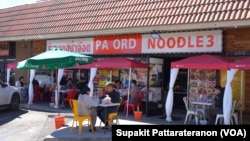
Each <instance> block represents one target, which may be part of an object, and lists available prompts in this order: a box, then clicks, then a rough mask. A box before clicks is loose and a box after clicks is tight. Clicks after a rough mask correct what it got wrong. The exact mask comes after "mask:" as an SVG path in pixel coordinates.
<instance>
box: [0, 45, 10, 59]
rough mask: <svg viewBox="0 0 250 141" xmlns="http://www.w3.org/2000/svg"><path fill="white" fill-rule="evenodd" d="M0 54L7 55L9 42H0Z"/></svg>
mask: <svg viewBox="0 0 250 141" xmlns="http://www.w3.org/2000/svg"><path fill="white" fill-rule="evenodd" d="M0 56H9V42H0Z"/></svg>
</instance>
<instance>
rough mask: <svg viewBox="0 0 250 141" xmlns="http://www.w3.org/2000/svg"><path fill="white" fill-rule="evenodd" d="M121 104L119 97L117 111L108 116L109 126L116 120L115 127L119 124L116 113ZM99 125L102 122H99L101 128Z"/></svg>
mask: <svg viewBox="0 0 250 141" xmlns="http://www.w3.org/2000/svg"><path fill="white" fill-rule="evenodd" d="M121 103H122V97H120V105H119V106H117V111H116V112H113V113H109V114H108V123H109V125H111V123H113V121H114V120H116V125H119V124H120V122H119V117H118V111H119V108H120V106H121ZM101 125H102V121H100V127H101Z"/></svg>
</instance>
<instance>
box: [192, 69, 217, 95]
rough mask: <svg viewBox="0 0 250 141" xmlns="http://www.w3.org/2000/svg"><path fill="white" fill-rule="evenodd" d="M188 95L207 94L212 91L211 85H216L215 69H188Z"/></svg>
mask: <svg viewBox="0 0 250 141" xmlns="http://www.w3.org/2000/svg"><path fill="white" fill-rule="evenodd" d="M189 80H190V83H189V84H190V88H189V94H190V95H196V96H197V95H200V94H201V95H203V96H204V97H207V96H209V95H210V94H212V92H213V87H215V85H216V70H204V69H190V70H189Z"/></svg>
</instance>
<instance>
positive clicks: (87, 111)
mask: <svg viewBox="0 0 250 141" xmlns="http://www.w3.org/2000/svg"><path fill="white" fill-rule="evenodd" d="M89 94H90V88H89V87H88V86H85V87H83V88H81V90H80V94H79V96H78V109H79V115H82V116H85V115H90V116H91V118H92V126H93V129H94V131H96V128H95V124H96V117H97V112H96V107H97V106H98V103H97V102H96V101H94V100H93V98H92V97H90V96H89ZM89 131H90V132H91V131H92V130H91V129H89Z"/></svg>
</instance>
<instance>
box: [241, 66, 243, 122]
mask: <svg viewBox="0 0 250 141" xmlns="http://www.w3.org/2000/svg"><path fill="white" fill-rule="evenodd" d="M240 77H241V78H240V79H241V81H240V124H242V95H243V70H241V71H240Z"/></svg>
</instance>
